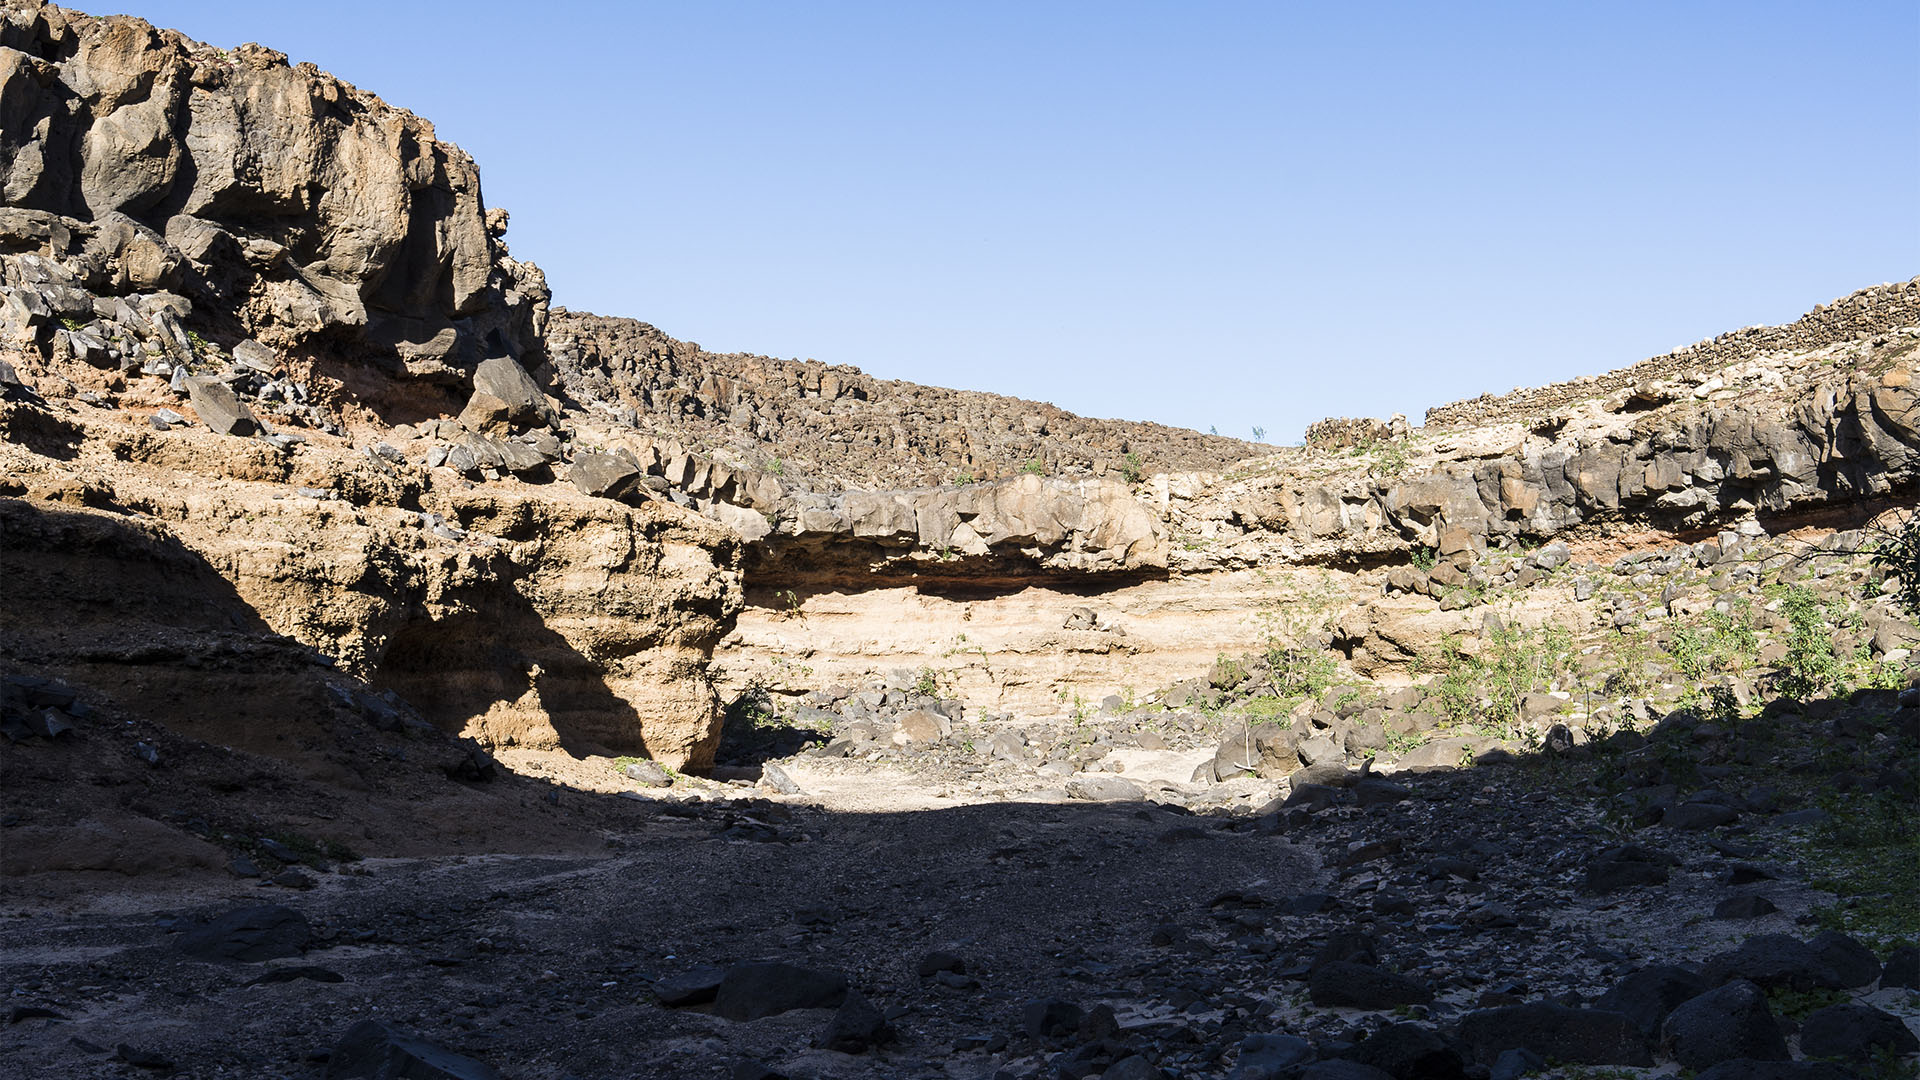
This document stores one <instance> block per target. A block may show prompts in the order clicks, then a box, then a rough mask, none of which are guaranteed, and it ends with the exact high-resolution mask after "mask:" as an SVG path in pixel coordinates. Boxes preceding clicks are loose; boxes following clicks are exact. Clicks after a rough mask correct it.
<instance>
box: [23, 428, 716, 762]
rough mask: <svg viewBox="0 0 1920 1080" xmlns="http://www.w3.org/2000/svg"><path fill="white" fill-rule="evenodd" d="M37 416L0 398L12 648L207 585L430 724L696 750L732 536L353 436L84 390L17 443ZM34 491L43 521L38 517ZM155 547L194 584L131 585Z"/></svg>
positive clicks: (631, 748) (130, 622) (159, 632)
mask: <svg viewBox="0 0 1920 1080" xmlns="http://www.w3.org/2000/svg"><path fill="white" fill-rule="evenodd" d="M46 422H47V421H46V418H45V417H44V415H42V414H41V412H40V410H38V409H36V408H35V407H33V406H31V405H24V404H20V403H5V404H0V430H3V431H4V433H5V435H6V436H7V440H6V443H5V444H4V446H0V450H4V451H5V453H4V455H3V456H0V462H4V465H5V470H4V471H5V477H6V480H5V484H6V487H5V488H4V489H3V490H4V491H5V493H6V494H7V495H10V496H12V497H13V498H12V499H9V500H7V501H9V502H14V501H17V502H18V503H20V504H21V506H22V510H21V511H20V513H19V514H17V515H16V516H15V517H14V518H13V519H10V523H9V527H8V530H7V537H6V544H7V549H8V564H9V569H10V579H11V582H12V584H11V586H10V587H9V589H8V590H6V595H5V597H4V598H0V605H4V608H5V615H6V619H5V621H6V622H7V624H8V631H9V638H10V639H11V646H12V650H13V651H26V652H31V651H33V647H32V644H31V643H32V642H33V641H35V640H36V639H42V638H51V637H58V636H61V635H75V636H80V637H92V638H95V639H97V640H96V645H95V646H90V647H89V648H92V649H93V650H94V651H95V652H98V651H100V650H101V649H106V650H107V651H109V652H111V650H112V648H117V647H120V646H125V647H127V648H136V647H137V645H138V643H139V642H142V641H164V640H165V639H166V638H167V637H168V627H169V626H172V625H175V624H176V622H177V621H191V613H192V611H193V610H194V605H195V604H199V603H204V602H206V600H207V595H206V593H207V590H209V589H211V590H213V592H215V593H219V594H220V595H222V596H223V597H224V599H223V601H222V605H223V607H222V610H223V611H224V610H229V609H230V610H231V611H233V612H237V613H239V615H237V616H234V618H239V619H241V620H243V621H244V622H246V624H247V625H248V626H249V627H253V628H257V629H258V631H259V632H263V633H273V634H280V635H285V636H286V637H287V638H289V639H291V640H293V641H297V642H299V643H301V644H303V645H306V646H308V647H310V648H312V649H314V650H317V651H318V652H319V653H320V654H323V655H325V656H327V657H330V658H332V659H333V660H334V661H335V662H336V663H337V666H338V667H339V669H340V670H342V671H343V672H345V673H348V674H351V675H355V676H359V677H362V678H365V679H366V680H368V681H369V682H371V683H373V684H374V685H375V686H379V687H386V688H391V689H394V690H397V691H399V692H400V694H401V695H402V697H403V698H404V699H405V700H407V701H408V702H411V703H412V704H413V706H414V707H415V708H417V709H418V710H419V711H420V713H421V714H422V715H423V716H425V717H426V718H427V719H428V720H429V721H431V722H433V723H435V724H436V725H437V726H440V727H442V728H444V729H445V730H448V731H451V732H455V733H465V734H469V735H473V736H477V737H480V738H482V739H483V740H484V741H486V742H488V743H489V744H492V745H496V746H498V745H532V746H549V747H566V748H571V749H575V750H581V749H584V748H596V747H597V748H604V749H605V750H609V751H613V752H618V753H645V754H648V755H650V756H654V757H657V758H659V759H661V760H663V761H667V762H670V763H673V764H676V765H691V766H693V767H696V768H697V767H700V766H701V765H702V764H703V763H704V762H706V761H710V760H711V758H712V753H713V748H714V746H715V744H716V742H717V739H718V735H719V729H718V727H717V719H718V708H717V703H716V702H715V700H714V696H713V691H712V689H711V688H710V686H709V685H708V683H707V681H706V679H705V674H704V673H705V665H706V662H707V658H708V656H709V655H710V654H711V651H712V648H713V645H714V642H715V641H716V640H717V639H718V638H719V637H720V636H721V634H722V633H724V631H725V630H726V629H727V627H728V626H729V625H730V622H731V619H732V615H733V612H734V610H735V608H737V606H738V604H739V579H738V574H737V572H736V571H735V569H734V568H735V566H736V565H737V560H738V546H737V541H735V540H734V539H733V537H732V536H731V535H730V534H728V533H727V532H726V531H725V530H724V529H723V528H722V527H720V526H718V525H716V524H713V523H712V522H709V521H707V520H705V519H703V518H701V517H699V516H697V515H693V514H690V513H687V512H685V511H682V510H679V509H678V508H675V507H672V506H670V505H667V504H658V503H656V504H652V505H649V506H643V507H628V506H624V505H622V504H619V503H615V502H611V501H608V500H603V499H591V498H588V497H586V496H582V495H578V494H569V493H568V492H567V491H566V490H565V489H562V488H559V487H557V486H556V487H549V488H547V489H545V490H534V489H528V488H526V487H518V488H516V489H514V490H488V489H472V490H465V491H461V490H450V489H448V488H447V487H446V486H445V485H444V483H442V484H436V483H435V482H434V478H433V477H432V476H431V475H430V474H425V473H423V472H415V471H412V470H406V471H402V470H399V469H395V468H392V467H391V466H386V467H383V465H384V463H382V462H379V461H376V460H374V459H370V458H368V457H366V456H364V455H352V454H350V453H346V452H341V451H335V452H331V453H329V452H328V450H329V449H330V448H325V447H303V448H301V449H300V450H299V451H297V452H295V453H292V454H286V453H282V452H280V451H277V450H275V449H273V448H272V447H271V446H269V445H266V444H264V443H262V442H260V441H258V440H241V439H235V438H231V437H222V436H217V435H213V434H196V433H191V432H184V431H174V432H168V433H164V434H162V433H158V432H154V431H151V430H145V431H142V430H139V429H137V428H133V427H131V426H130V425H126V424H124V423H120V422H117V419H116V418H115V417H113V416H111V415H110V414H109V415H99V414H98V412H97V411H96V410H86V411H85V412H82V413H80V414H79V415H78V416H75V417H71V418H68V419H67V420H66V421H65V424H66V425H67V426H66V427H65V428H64V429H63V430H64V431H65V432H66V433H67V437H68V438H69V439H70V440H71V442H70V443H69V445H70V446H71V447H72V448H73V452H72V454H71V456H66V457H60V456H46V455H36V454H33V453H31V451H29V450H28V449H27V447H26V446H24V445H23V443H26V442H28V441H30V440H33V439H34V438H35V436H34V435H33V434H32V433H31V429H32V428H33V427H34V426H35V425H40V424H44V423H46ZM409 506H413V507H419V508H420V509H408V508H407V507H409ZM26 507H47V508H49V510H42V511H30V510H27V509H25V508H26ZM49 511H57V513H56V514H54V516H53V518H52V520H55V521H58V522H63V523H65V524H63V525H62V526H61V527H60V528H58V529H56V528H53V527H52V526H50V525H47V524H45V523H44V522H43V521H42V520H41V519H42V518H44V517H46V516H47V514H48V513H49ZM86 518H98V519H100V521H99V522H97V523H96V524H94V525H90V526H89V525H87V524H85V522H84V521H83V520H80V519H86ZM76 529H78V530H82V531H83V532H84V530H86V529H92V530H94V531H102V530H106V531H120V532H126V533H128V534H129V535H138V536H140V537H143V538H144V539H143V540H142V542H141V544H139V545H137V546H138V548H139V550H140V551H143V552H148V553H149V554H143V555H137V556H127V555H124V554H115V551H117V550H118V549H116V548H107V549H105V550H101V551H98V552H96V551H95V550H94V548H95V547H97V546H98V545H86V544H72V543H69V542H68V540H66V539H63V537H67V536H69V535H70V534H72V531H73V530H76ZM155 552H165V553H169V554H167V556H166V557H167V558H168V559H171V560H173V561H175V562H178V563H179V564H180V565H181V566H184V567H190V568H193V569H192V573H193V574H194V575H197V579H198V580H201V581H202V582H203V585H202V586H197V587H195V589H189V590H187V593H188V594H189V596H198V599H197V600H195V601H194V602H193V603H186V602H185V601H183V600H182V598H181V597H179V596H171V595H168V592H169V588H167V587H162V589H161V591H162V595H161V596H158V597H154V596H149V595H147V593H148V591H149V590H150V589H152V588H153V587H155V585H154V582H155V581H156V580H157V581H159V582H161V583H166V582H169V581H172V580H173V579H175V578H177V577H180V576H181V575H182V574H183V573H185V572H184V571H167V570H165V569H164V567H163V566H158V565H156V567H155V569H154V570H153V571H152V573H148V574H144V576H143V572H142V571H140V570H138V569H137V567H139V566H143V565H145V564H149V563H155V561H156V560H157V559H160V556H159V555H156V554H151V553H155ZM161 561H162V562H164V560H161ZM29 564H31V565H32V566H33V567H34V568H35V569H36V573H33V574H28V573H27V572H26V571H27V567H28V565H29ZM123 578H124V579H125V580H126V582H127V585H126V589H127V590H128V591H129V593H130V595H128V596H126V597H125V598H124V600H115V601H114V602H112V603H106V602H105V601H102V600H95V601H88V602H79V601H78V599H77V598H76V597H75V596H71V595H62V589H63V588H64V587H66V586H63V585H62V583H63V582H72V581H74V580H86V581H93V582H112V581H116V580H119V579H123ZM143 583H144V584H143ZM123 608H124V609H125V610H122V609H123ZM222 618H227V616H224V615H223V616H222ZM231 629H234V630H240V629H242V627H241V626H239V625H237V624H236V625H234V626H232V627H231ZM98 642H108V643H109V644H107V645H100V644H98ZM112 642H118V643H119V645H112V644H111V643H112ZM54 659H56V660H57V655H56V656H55V657H54ZM175 659H178V658H177V657H176V658H175Z"/></svg>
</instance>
